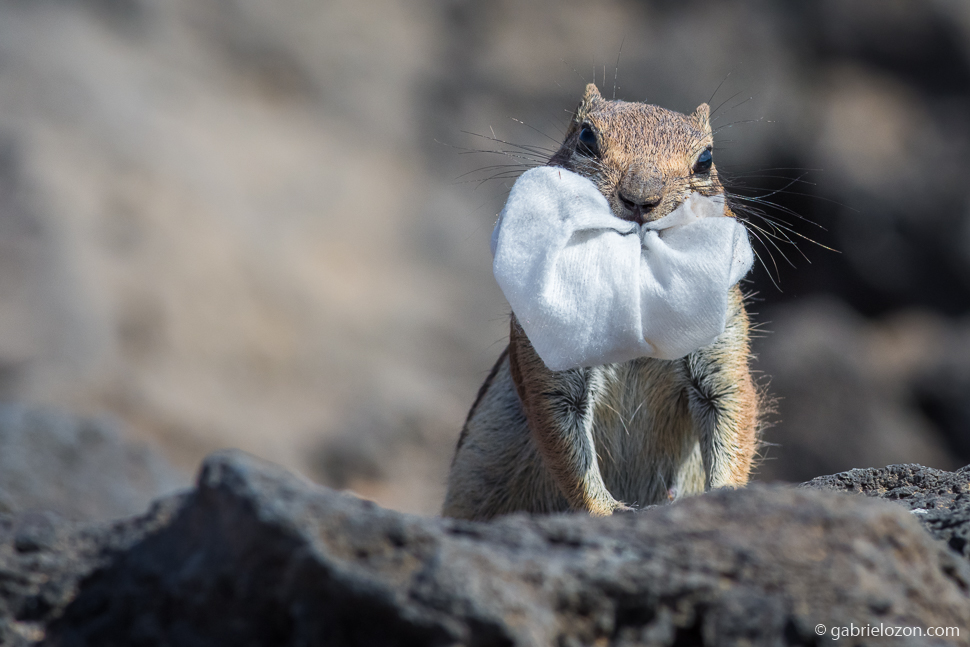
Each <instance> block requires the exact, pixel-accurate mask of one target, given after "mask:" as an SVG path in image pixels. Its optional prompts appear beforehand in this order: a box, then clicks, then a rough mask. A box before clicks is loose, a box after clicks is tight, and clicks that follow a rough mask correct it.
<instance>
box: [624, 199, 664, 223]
mask: <svg viewBox="0 0 970 647" xmlns="http://www.w3.org/2000/svg"><path fill="white" fill-rule="evenodd" d="M617 197H618V198H619V199H620V203H621V204H622V205H623V206H624V207H625V208H626V209H627V210H628V211H629V212H630V216H629V219H630V220H632V221H634V222H636V223H638V224H641V225H642V224H643V223H644V222H646V221H647V214H649V213H650V212H651V211H653V210H654V208H655V207H656V206H657V205H658V204H660V201H661V200H662V196H659V195H658V196H650V197H648V198H646V199H644V198H643V197H642V196H638V197H637V198H632V197H630V196H626V195H624V194H623V192H622V191H621V192H618V193H617Z"/></svg>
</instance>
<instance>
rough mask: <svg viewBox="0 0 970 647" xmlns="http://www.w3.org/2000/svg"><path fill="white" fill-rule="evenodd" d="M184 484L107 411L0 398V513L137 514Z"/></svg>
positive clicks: (89, 517) (81, 516)
mask: <svg viewBox="0 0 970 647" xmlns="http://www.w3.org/2000/svg"><path fill="white" fill-rule="evenodd" d="M187 485H188V479H187V478H186V477H185V476H184V475H183V474H181V473H180V472H178V471H177V470H176V469H175V468H173V467H172V466H171V465H170V464H169V463H168V462H167V461H166V460H165V459H164V458H163V457H162V456H161V455H160V454H158V453H157V452H155V451H154V450H153V449H151V448H150V447H148V446H146V445H139V444H135V443H131V442H126V441H124V440H122V437H121V434H120V432H119V431H118V429H117V428H116V424H115V423H114V422H112V420H110V419H105V418H101V419H98V418H79V417H76V416H72V415H68V414H66V413H62V412H60V411H57V410H55V409H49V408H40V407H29V406H26V405H21V404H5V405H0V513H2V512H15V511H18V510H31V509H33V510H46V511H52V512H56V513H57V514H59V515H61V516H63V517H66V518H68V519H72V520H75V521H95V520H104V519H110V518H117V517H124V516H129V515H133V514H138V513H140V512H142V511H144V510H145V508H147V507H148V504H149V503H150V502H151V501H152V500H153V499H155V498H157V497H159V496H162V495H165V494H170V493H172V492H173V491H175V490H177V489H179V488H181V487H185V486H187ZM39 518H40V517H38V519H39ZM28 543H29V542H28Z"/></svg>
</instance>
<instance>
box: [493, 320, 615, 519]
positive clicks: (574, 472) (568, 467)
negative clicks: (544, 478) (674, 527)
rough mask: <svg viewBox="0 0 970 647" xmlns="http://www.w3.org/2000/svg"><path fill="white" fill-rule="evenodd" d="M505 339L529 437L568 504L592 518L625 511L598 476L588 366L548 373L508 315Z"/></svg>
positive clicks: (592, 395)
mask: <svg viewBox="0 0 970 647" xmlns="http://www.w3.org/2000/svg"><path fill="white" fill-rule="evenodd" d="M509 342H510V343H509V368H510V369H511V373H512V379H513V381H514V382H515V388H516V390H517V391H518V393H519V398H520V399H521V400H522V406H523V409H524V410H525V415H526V419H527V420H528V422H529V429H530V431H531V433H532V438H533V440H534V442H535V444H536V447H537V448H538V450H539V453H540V454H541V455H542V458H543V463H544V465H545V466H546V468H547V469H548V470H549V472H550V473H551V474H552V477H553V480H554V481H555V482H556V485H557V486H558V487H559V489H560V491H561V492H562V493H563V495H564V496H565V497H566V500H567V501H569V504H570V506H572V507H573V508H574V509H576V510H585V511H587V512H589V513H590V514H592V515H594V516H607V515H610V514H613V512H614V511H616V510H618V509H622V510H626V509H628V508H627V507H626V506H624V505H623V504H621V503H620V502H618V501H617V500H616V499H614V498H613V496H612V495H611V494H610V493H609V491H608V490H607V489H606V486H605V485H604V483H603V477H602V475H601V474H600V469H599V463H598V461H597V458H596V448H595V445H594V443H593V399H594V395H595V387H594V384H593V381H594V375H593V370H592V369H584V368H577V369H570V370H567V371H559V372H553V371H550V370H549V369H548V368H547V367H546V365H545V364H544V363H543V361H542V360H541V359H540V358H539V356H538V355H537V354H536V352H535V349H534V348H533V347H532V344H531V343H530V342H529V340H528V338H527V337H526V335H525V332H524V331H523V330H522V328H521V327H520V326H519V323H518V321H516V319H515V317H514V316H513V317H512V330H511V333H510V340H509Z"/></svg>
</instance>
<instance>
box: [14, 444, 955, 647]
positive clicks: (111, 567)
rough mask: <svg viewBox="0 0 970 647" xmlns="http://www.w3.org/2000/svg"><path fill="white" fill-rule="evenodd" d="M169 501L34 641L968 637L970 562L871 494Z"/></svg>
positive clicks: (228, 461) (259, 480) (309, 495)
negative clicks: (863, 632) (416, 511)
mask: <svg viewBox="0 0 970 647" xmlns="http://www.w3.org/2000/svg"><path fill="white" fill-rule="evenodd" d="M169 505H170V506H171V507H176V508H177V510H176V511H175V512H174V513H173V514H172V516H171V517H170V520H167V521H165V522H164V523H161V524H156V526H154V527H152V528H151V529H148V530H139V531H137V532H136V531H132V530H131V529H128V530H125V528H124V526H123V525H122V526H114V527H113V528H114V529H113V530H112V531H111V532H109V533H107V534H106V535H103V536H102V538H105V537H110V536H112V535H111V533H125V532H126V533H127V536H128V537H129V540H128V542H127V543H126V542H121V543H122V544H124V547H123V549H122V548H118V549H116V550H109V551H101V552H100V553H98V555H99V557H98V559H99V560H100V562H99V563H100V564H101V565H100V566H98V567H97V569H96V570H94V571H93V572H92V573H91V574H90V575H88V576H86V578H85V579H84V580H83V582H82V583H81V584H80V586H79V589H78V593H77V596H76V598H75V599H74V601H73V602H71V603H70V604H69V605H68V606H67V607H66V609H65V610H64V612H63V614H62V615H61V616H60V617H59V618H57V619H55V620H54V621H53V622H52V623H50V625H49V627H48V630H47V636H46V641H45V644H48V645H72V646H74V645H78V646H80V645H98V646H110V645H131V644H137V645H188V646H191V645H234V646H245V645H270V644H272V645H317V644H319V645H323V644H325V645H450V644H469V645H588V644H597V645H599V644H603V645H606V644H614V645H637V644H657V645H699V644H820V643H822V642H827V641H828V640H831V638H830V637H823V638H820V637H819V636H817V635H816V633H815V629H814V628H815V626H816V625H817V624H819V623H822V624H824V625H826V626H827V627H832V626H841V625H849V623H855V625H856V626H859V625H864V624H866V623H869V624H876V625H878V624H879V623H883V624H885V625H906V626H924V627H926V626H943V627H947V626H950V627H959V628H961V631H966V630H968V629H970V596H968V583H970V565H968V564H967V563H966V562H965V561H964V560H961V559H959V558H958V557H957V556H956V555H955V554H954V553H953V552H952V551H950V550H949V549H948V548H947V547H946V546H945V545H944V544H941V543H939V542H936V541H934V540H933V539H932V538H931V537H930V536H929V535H927V534H926V533H925V532H923V530H922V529H921V528H920V526H919V524H918V523H917V522H916V520H915V519H914V518H913V516H914V515H912V514H911V513H909V512H907V511H906V510H904V509H902V508H900V507H898V506H894V505H892V504H890V503H886V502H881V501H873V500H870V499H866V498H863V497H851V496H845V495H842V494H834V493H828V492H814V491H810V490H807V489H791V488H782V487H767V486H757V487H752V488H749V489H746V490H736V491H717V492H713V493H711V494H708V495H705V496H702V497H696V498H692V499H687V500H684V501H682V502H679V503H677V504H675V505H672V506H664V507H658V508H654V509H650V510H648V511H645V512H643V513H642V514H639V515H631V516H623V517H618V518H610V519H591V518H588V517H585V516H581V515H563V516H550V517H526V516H512V517H508V518H505V519H501V520H498V521H495V522H491V523H469V522H459V521H453V520H442V519H428V518H421V517H415V516H409V515H404V514H400V513H395V512H391V511H388V510H384V509H381V508H379V507H377V506H375V505H373V504H371V503H368V502H366V501H361V500H359V499H355V498H353V497H351V496H348V495H341V494H336V493H333V492H331V491H329V490H326V489H323V488H319V487H316V486H313V485H310V484H308V483H306V482H304V481H302V480H299V479H297V478H296V477H294V476H292V475H291V474H289V473H287V472H285V471H283V470H281V469H280V468H277V467H275V466H272V465H268V464H266V463H263V462H260V461H258V460H256V459H253V458H251V457H248V456H246V455H244V454H240V453H235V452H229V453H221V454H217V455H214V456H213V457H210V459H209V460H208V461H207V462H206V464H205V466H204V468H203V471H202V473H201V475H200V477H199V483H198V488H197V489H196V490H195V491H194V492H193V493H192V494H190V495H187V496H186V497H185V498H184V499H183V500H181V501H175V502H170V504H169ZM156 516H157V513H156ZM132 523H135V524H142V526H144V525H145V524H146V523H147V522H146V521H145V520H142V521H135V522H132ZM89 532H90V531H89ZM139 533H140V534H139ZM14 534H15V533H14ZM133 535H137V536H140V537H142V539H135V540H133V541H132V540H131V539H130V538H131V537H132V536H133ZM4 537H5V538H6V539H5V542H6V543H4V548H3V550H4V551H8V552H9V551H12V550H14V549H12V548H10V545H11V544H13V543H15V542H16V540H15V539H14V538H13V537H12V535H10V534H9V533H8V534H7V535H4ZM73 541H77V540H76V539H74V540H73ZM35 543H36V542H35ZM40 543H41V544H43V543H44V542H43V541H41V542H40ZM54 545H56V541H55V544H54ZM128 546H130V547H128ZM44 550H45V549H44V548H38V549H37V550H36V551H35V552H33V553H31V552H28V553H26V555H31V554H35V555H36V554H43V551H44ZM69 552H70V550H68V549H63V551H62V552H61V553H60V554H61V555H62V556H63V555H66V554H68V553H69ZM89 552H90V550H89ZM4 554H6V553H4ZM87 559H88V563H89V564H90V563H91V559H90V558H87ZM74 572H75V577H77V576H78V575H77V571H76V570H75V571H74ZM82 575H83V574H82ZM69 589H70V587H64V588H63V590H64V591H67V590H69ZM6 613H7V615H8V617H9V613H10V612H9V611H7V612H6ZM14 615H15V616H16V617H17V619H18V620H20V619H21V616H18V615H17V614H16V613H14ZM55 615H57V614H56V613H51V612H48V613H47V614H46V615H45V614H39V617H40V619H41V620H43V619H44V618H50V617H53V616H55ZM41 628H42V625H34V626H33V629H34V630H36V631H40V630H41ZM28 629H29V628H28ZM893 640H894V641H895V642H894V643H893V644H907V643H905V642H904V641H902V640H900V639H893ZM842 642H846V643H848V644H852V640H844V639H843V641H842ZM910 644H927V643H926V642H924V641H915V642H912V643H910Z"/></svg>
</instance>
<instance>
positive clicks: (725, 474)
mask: <svg viewBox="0 0 970 647" xmlns="http://www.w3.org/2000/svg"><path fill="white" fill-rule="evenodd" d="M749 354H750V353H749V347H748V316H747V313H746V312H745V311H744V304H743V298H742V296H741V293H740V291H739V290H738V289H737V288H734V290H732V292H731V295H730V302H729V314H728V323H727V326H726V328H725V330H724V332H723V333H722V334H721V336H720V337H718V338H717V340H716V341H715V342H714V343H713V344H711V345H710V346H708V347H706V348H702V349H700V350H698V351H696V352H694V353H691V354H690V355H688V356H687V358H686V368H687V378H688V382H689V386H688V402H689V406H690V411H691V415H692V416H693V418H694V424H695V428H696V430H697V434H698V440H699V442H700V449H701V457H702V459H703V463H704V474H705V484H704V486H705V487H704V489H705V490H709V489H711V488H715V487H722V486H734V487H738V486H742V485H744V484H746V483H747V482H748V475H749V473H750V471H751V463H752V461H753V460H754V454H755V451H756V449H757V423H758V397H757V393H756V391H755V388H754V384H753V382H752V380H751V373H750V370H749V368H748V358H749Z"/></svg>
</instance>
